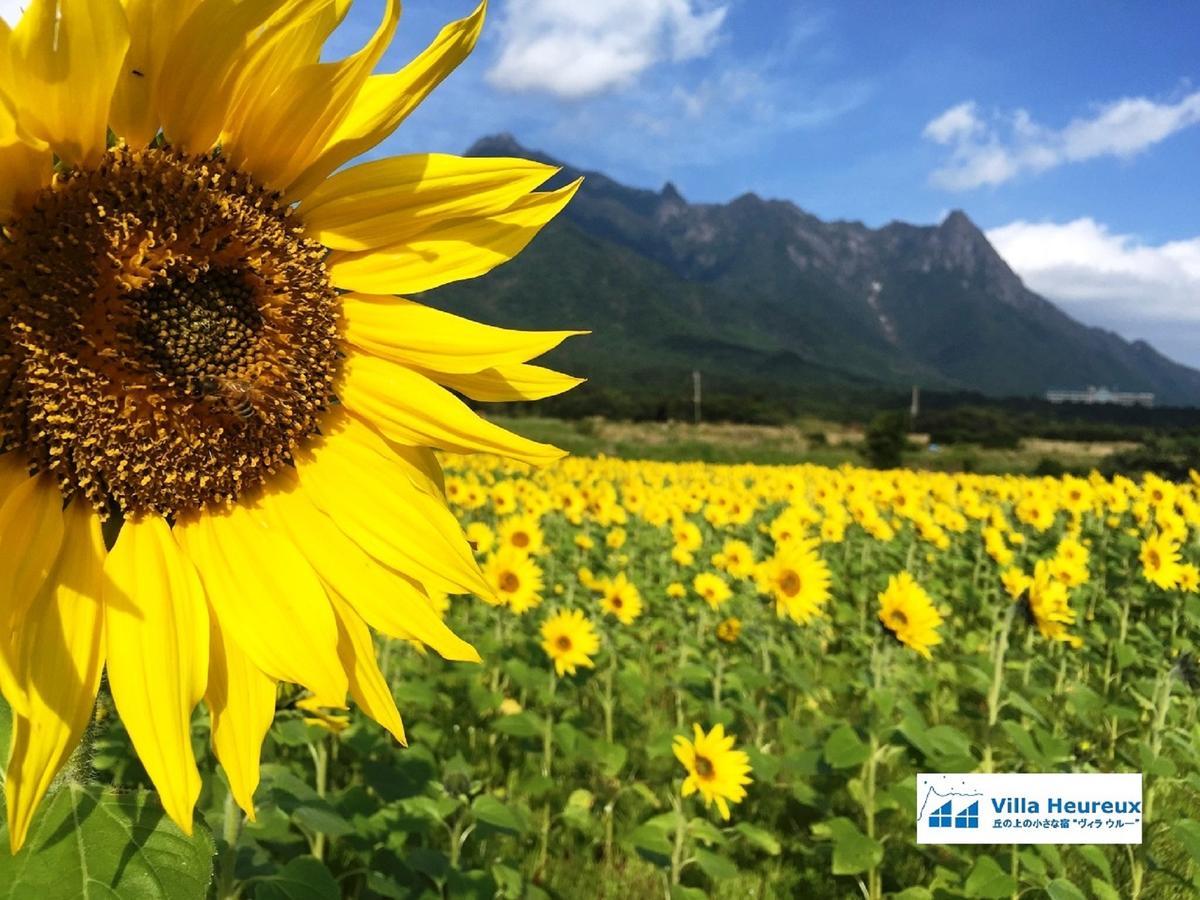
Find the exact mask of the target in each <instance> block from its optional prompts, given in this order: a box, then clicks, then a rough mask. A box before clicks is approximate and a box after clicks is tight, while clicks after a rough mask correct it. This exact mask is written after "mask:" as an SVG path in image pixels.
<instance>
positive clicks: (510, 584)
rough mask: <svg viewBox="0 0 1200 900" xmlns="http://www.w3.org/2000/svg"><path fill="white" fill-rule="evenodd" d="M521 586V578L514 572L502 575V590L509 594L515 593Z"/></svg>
mask: <svg viewBox="0 0 1200 900" xmlns="http://www.w3.org/2000/svg"><path fill="white" fill-rule="evenodd" d="M520 586H521V579H520V578H518V577H517V576H516V575H515V574H513V573H512V572H505V573H504V574H503V575H501V576H500V590H502V591H504V592H505V593H507V594H515V593H516V591H517V588H519V587H520Z"/></svg>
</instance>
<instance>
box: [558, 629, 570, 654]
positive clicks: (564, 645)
mask: <svg viewBox="0 0 1200 900" xmlns="http://www.w3.org/2000/svg"><path fill="white" fill-rule="evenodd" d="M554 646H556V647H558V649H559V650H561V651H562V652H563V653H566V652H567V651H568V650H570V649H571V639H570V638H569V637H567V636H566V635H565V634H560V635H559V636H558V640H556V641H555V642H554Z"/></svg>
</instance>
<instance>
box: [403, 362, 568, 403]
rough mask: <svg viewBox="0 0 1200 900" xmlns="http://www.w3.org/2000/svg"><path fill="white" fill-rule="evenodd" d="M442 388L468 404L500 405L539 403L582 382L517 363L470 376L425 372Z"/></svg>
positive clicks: (540, 368) (538, 367) (537, 367)
mask: <svg viewBox="0 0 1200 900" xmlns="http://www.w3.org/2000/svg"><path fill="white" fill-rule="evenodd" d="M424 374H425V375H426V376H427V377H429V378H431V379H433V380H434V381H436V382H437V383H438V384H440V385H442V386H443V387H448V388H450V389H451V390H455V391H458V392H459V393H460V394H464V395H466V396H467V397H470V398H471V399H472V400H480V401H483V402H487V403H503V402H506V401H513V400H541V399H543V398H545V397H553V396H555V395H556V394H561V393H563V392H564V391H569V390H571V388H573V387H577V386H579V385H581V384H583V382H584V380H585V379H583V378H573V377H572V376H570V375H564V374H562V373H561V372H555V371H554V370H553V369H545V368H542V367H541V366H530V365H525V364H523V363H518V364H516V365H512V366H496V367H495V368H493V369H485V370H484V371H482V372H475V373H474V374H471V375H446V374H441V373H437V372H425V373H424Z"/></svg>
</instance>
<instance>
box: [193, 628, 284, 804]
mask: <svg viewBox="0 0 1200 900" xmlns="http://www.w3.org/2000/svg"><path fill="white" fill-rule="evenodd" d="M208 621H209V636H210V638H209V640H210V643H209V653H210V656H209V667H208V690H207V691H206V692H205V694H204V702H205V703H207V704H208V710H209V713H210V715H211V716H212V745H213V751H214V752H215V753H216V754H217V759H219V760H220V761H221V767H222V768H223V769H224V770H225V777H226V778H228V779H229V789H230V791H231V792H232V793H233V799H234V800H236V801H237V804H238V806H240V807H241V808H242V809H243V810H245V812H246V815H247V816H249V818H250V821H251V822H253V821H254V791H255V790H256V789H257V788H258V779H259V756H260V754H261V752H262V742H263V738H265V737H266V736H267V731H268V729H270V727H271V722H272V720H273V719H274V718H275V682H274V681H272V680H271V679H270V678H268V677H267V676H266V675H264V674H263V673H262V671H261V670H260V669H259V668H258V667H257V666H255V665H254V663H252V662H250V658H249V657H248V656H246V654H245V653H243V652H242V649H241V648H240V647H239V646H238V645H237V644H236V643H235V642H234V641H232V640H230V639H229V636H228V635H226V633H225V630H224V629H223V628H222V627H221V625H220V622H219V621H218V620H217V616H216V613H215V612H214V611H213V610H211V609H210V610H209V620H208Z"/></svg>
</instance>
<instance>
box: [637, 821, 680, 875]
mask: <svg viewBox="0 0 1200 900" xmlns="http://www.w3.org/2000/svg"><path fill="white" fill-rule="evenodd" d="M629 842H630V843H631V844H633V849H634V850H636V851H637V852H638V855H639V856H641V857H642V858H644V859H646V860H648V861H649V862H652V863H654V864H655V865H658V866H669V865H670V864H671V849H672V848H671V841H670V839H669V838H668V837H667V833H666V831H664V830H663V829H662V828H660V827H656V826H654V825H649V824H642V825H639V826H638V827H637V828H635V829H633V831H632V832H631V833H630V835H629Z"/></svg>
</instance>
